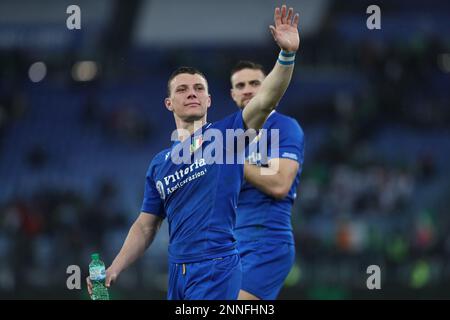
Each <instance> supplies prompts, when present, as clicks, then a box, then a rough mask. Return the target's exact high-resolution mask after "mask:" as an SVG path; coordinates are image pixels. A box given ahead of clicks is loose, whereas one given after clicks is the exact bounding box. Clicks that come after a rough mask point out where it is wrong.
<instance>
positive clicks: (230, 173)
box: [141, 111, 245, 263]
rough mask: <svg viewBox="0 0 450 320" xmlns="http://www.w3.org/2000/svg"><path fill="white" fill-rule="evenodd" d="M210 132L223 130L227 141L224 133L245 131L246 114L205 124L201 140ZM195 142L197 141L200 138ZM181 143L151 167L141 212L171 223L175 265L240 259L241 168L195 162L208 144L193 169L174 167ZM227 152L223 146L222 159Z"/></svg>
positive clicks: (171, 241)
mask: <svg viewBox="0 0 450 320" xmlns="http://www.w3.org/2000/svg"><path fill="white" fill-rule="evenodd" d="M210 129H219V130H220V132H222V134H223V137H225V136H226V129H245V128H244V122H243V119H242V111H238V112H236V113H234V114H232V115H230V116H228V117H226V118H225V119H223V120H221V121H218V122H215V123H212V124H205V125H204V126H203V128H202V130H201V131H202V132H203V136H205V135H207V131H208V130H210ZM193 136H194V140H195V136H196V133H194V135H193ZM178 143H180V142H178ZM178 143H174V145H173V146H172V148H170V149H166V150H164V151H162V152H160V153H158V154H157V155H156V156H155V157H154V158H153V160H152V162H151V163H150V166H149V168H148V171H147V175H146V183H145V192H144V200H143V204H142V209H141V211H142V212H146V213H151V214H154V215H157V216H160V217H164V218H165V217H167V221H168V224H169V235H170V243H169V261H170V262H171V263H191V262H198V261H202V260H207V259H214V258H219V257H223V256H226V255H231V254H236V253H238V251H237V249H236V240H235V238H234V235H233V227H234V225H235V222H236V207H237V200H238V195H239V191H240V188H241V185H242V181H243V173H244V171H243V164H238V163H236V162H237V161H234V164H218V163H210V162H211V161H209V164H208V159H204V158H200V159H196V160H195V161H194V155H195V153H196V152H200V151H201V150H204V149H205V148H207V147H208V144H210V143H211V141H204V142H203V144H202V147H201V148H199V149H197V151H194V153H193V154H192V157H191V159H192V163H191V164H175V162H174V161H172V160H171V150H172V149H173V148H174V147H175V146H176V145H177V144H178ZM181 143H182V144H183V143H188V144H189V145H190V144H191V141H190V139H186V140H185V141H183V142H181ZM225 147H226V146H225V143H224V152H223V155H224V157H225V155H226V153H227V151H226V150H225ZM243 156H244V154H243V153H242V158H243ZM197 158H198V157H197ZM235 160H237V159H235ZM242 160H243V159H242Z"/></svg>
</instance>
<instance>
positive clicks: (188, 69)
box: [167, 67, 208, 97]
mask: <svg viewBox="0 0 450 320" xmlns="http://www.w3.org/2000/svg"><path fill="white" fill-rule="evenodd" d="M182 73H188V74H198V75H200V76H201V77H202V78H203V79H205V81H206V84H208V81H207V80H206V76H205V75H204V74H203V72H201V71H200V70H198V69H196V68H192V67H179V68H178V69H176V70H175V71H174V72H172V74H171V75H170V77H169V81H167V96H168V97H170V83H171V82H172V80H173V78H175V77H176V76H177V75H179V74H182Z"/></svg>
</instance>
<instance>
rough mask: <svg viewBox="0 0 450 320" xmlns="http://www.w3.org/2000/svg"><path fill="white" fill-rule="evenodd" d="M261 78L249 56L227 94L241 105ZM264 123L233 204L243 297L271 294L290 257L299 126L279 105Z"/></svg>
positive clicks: (273, 296) (286, 270) (276, 290)
mask: <svg viewBox="0 0 450 320" xmlns="http://www.w3.org/2000/svg"><path fill="white" fill-rule="evenodd" d="M264 79H265V73H264V69H263V67H262V66H261V65H259V64H256V63H254V62H251V61H240V62H239V63H238V64H237V65H236V66H235V67H234V68H233V69H232V70H231V96H232V98H233V100H234V101H235V102H236V104H237V106H238V107H239V108H240V109H243V110H245V108H246V106H248V105H249V104H250V102H251V100H252V99H253V97H255V96H256V95H257V93H258V91H259V90H260V89H261V86H262V84H263V83H264ZM263 129H266V134H267V136H266V138H265V139H259V140H258V139H256V140H255V142H253V143H256V144H257V143H258V142H257V141H262V140H263V141H264V143H266V144H267V146H266V147H265V148H264V149H260V148H255V149H254V150H253V151H251V152H248V154H247V155H246V163H245V167H244V178H245V182H244V184H243V185H242V189H241V193H240V195H239V200H238V208H237V218H236V219H237V220H236V227H235V237H236V240H237V241H238V250H239V253H240V256H241V263H242V287H241V291H240V293H239V299H242V300H259V299H265V300H267V299H271V300H273V299H276V297H277V296H278V293H279V291H280V289H281V287H282V286H283V283H284V280H285V279H286V277H287V275H288V274H289V271H290V269H291V268H292V265H293V263H294V259H295V246H294V238H293V234H292V226H291V209H292V204H293V202H294V199H295V198H296V190H297V187H298V184H299V179H300V172H301V168H302V164H303V146H304V141H303V131H302V129H301V128H300V126H299V124H298V123H297V121H296V120H295V119H293V118H290V117H287V116H285V115H282V114H281V113H279V112H278V111H272V112H271V113H270V114H269V117H268V118H267V120H266V122H265V123H264V126H263ZM262 131H264V130H262ZM273 132H276V136H275V134H274V135H272V133H273ZM275 139H276V140H277V141H274V140H275ZM249 150H252V148H249ZM265 150H267V152H265ZM272 153H276V154H272Z"/></svg>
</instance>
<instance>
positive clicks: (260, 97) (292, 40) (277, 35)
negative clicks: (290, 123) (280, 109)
mask: <svg viewBox="0 0 450 320" xmlns="http://www.w3.org/2000/svg"><path fill="white" fill-rule="evenodd" d="M274 21H275V26H270V31H271V33H272V35H273V38H274V39H275V42H276V43H277V44H278V46H279V47H280V49H281V52H280V55H279V57H278V60H277V62H276V63H275V66H274V67H273V69H272V71H271V72H270V73H269V74H268V75H267V77H266V78H265V80H264V81H263V83H262V84H261V88H260V89H259V91H258V93H257V94H256V96H254V97H253V99H252V100H250V101H249V103H248V104H247V106H246V107H245V109H244V111H243V119H244V123H245V125H246V127H247V128H249V129H250V128H251V129H255V130H258V129H261V127H262V126H263V124H264V122H265V121H266V118H267V117H268V115H269V114H270V112H272V110H274V109H275V107H276V106H277V105H278V103H279V101H280V100H281V97H282V96H283V94H284V92H285V91H286V89H287V87H288V85H289V83H290V81H291V77H292V72H293V70H294V59H295V53H296V52H297V50H298V48H299V45H300V38H299V34H298V21H299V14H298V13H296V14H295V15H294V10H293V9H292V8H289V10H287V9H286V6H285V5H283V6H282V7H281V9H280V8H275V13H274Z"/></svg>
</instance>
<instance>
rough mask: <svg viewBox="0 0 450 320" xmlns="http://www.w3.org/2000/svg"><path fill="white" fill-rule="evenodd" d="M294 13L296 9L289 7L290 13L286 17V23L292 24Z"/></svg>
mask: <svg viewBox="0 0 450 320" xmlns="http://www.w3.org/2000/svg"><path fill="white" fill-rule="evenodd" d="M293 15H294V9H293V8H289V10H288V15H287V18H286V23H287V24H292V16H293Z"/></svg>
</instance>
